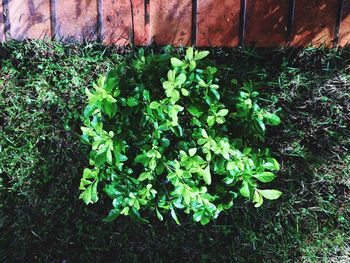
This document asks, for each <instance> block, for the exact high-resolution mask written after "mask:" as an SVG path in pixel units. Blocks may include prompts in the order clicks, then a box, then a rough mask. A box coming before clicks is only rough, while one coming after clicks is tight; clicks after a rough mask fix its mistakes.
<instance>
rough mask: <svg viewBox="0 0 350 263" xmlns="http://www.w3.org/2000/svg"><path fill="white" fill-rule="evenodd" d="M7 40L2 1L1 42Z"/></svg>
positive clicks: (0, 13) (0, 12)
mask: <svg viewBox="0 0 350 263" xmlns="http://www.w3.org/2000/svg"><path fill="white" fill-rule="evenodd" d="M3 41H5V23H4V8H3V5H2V1H0V42H3Z"/></svg>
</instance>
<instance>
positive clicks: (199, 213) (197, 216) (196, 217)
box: [192, 211, 203, 222]
mask: <svg viewBox="0 0 350 263" xmlns="http://www.w3.org/2000/svg"><path fill="white" fill-rule="evenodd" d="M202 215H203V211H197V212H196V213H194V214H193V216H192V217H193V221H195V222H199V221H201V218H202Z"/></svg>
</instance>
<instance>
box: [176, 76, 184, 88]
mask: <svg viewBox="0 0 350 263" xmlns="http://www.w3.org/2000/svg"><path fill="white" fill-rule="evenodd" d="M185 81H186V74H185V73H181V74H180V75H179V76H177V77H176V81H175V82H176V85H179V86H181V85H182V84H184V83H185Z"/></svg>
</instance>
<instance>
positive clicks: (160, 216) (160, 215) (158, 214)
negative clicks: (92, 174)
mask: <svg viewBox="0 0 350 263" xmlns="http://www.w3.org/2000/svg"><path fill="white" fill-rule="evenodd" d="M156 214H157V217H158V219H159V220H160V221H163V216H162V214H161V213H160V212H159V211H158V208H157V207H156Z"/></svg>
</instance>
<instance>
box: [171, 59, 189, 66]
mask: <svg viewBox="0 0 350 263" xmlns="http://www.w3.org/2000/svg"><path fill="white" fill-rule="evenodd" d="M170 62H171V65H173V67H182V66H184V65H186V64H185V63H184V62H183V61H181V60H180V59H178V58H171V59H170Z"/></svg>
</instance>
